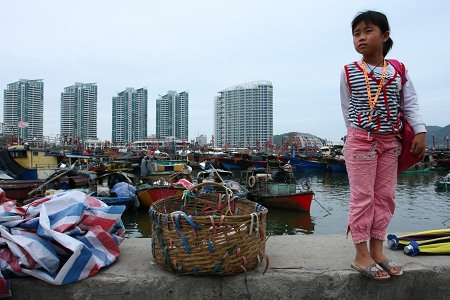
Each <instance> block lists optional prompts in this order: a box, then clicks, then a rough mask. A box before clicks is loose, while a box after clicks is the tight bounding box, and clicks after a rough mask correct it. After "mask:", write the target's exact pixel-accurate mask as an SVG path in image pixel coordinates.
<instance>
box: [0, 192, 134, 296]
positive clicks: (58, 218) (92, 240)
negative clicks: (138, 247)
mask: <svg viewBox="0 0 450 300" xmlns="http://www.w3.org/2000/svg"><path fill="white" fill-rule="evenodd" d="M124 210H125V206H122V205H121V206H107V205H106V204H104V203H103V202H101V201H100V200H98V199H96V198H93V197H91V196H88V195H86V194H84V193H82V192H79V191H70V192H66V193H62V194H57V195H52V196H48V197H45V198H42V199H39V200H36V201H34V202H32V203H30V204H28V205H25V206H20V205H19V204H17V202H16V201H6V202H4V203H2V204H1V205H0V271H1V274H0V297H8V296H10V295H11V291H10V287H9V280H10V278H11V277H15V276H34V277H36V278H39V279H42V280H44V281H47V282H49V283H52V284H55V285H62V284H67V283H71V282H75V281H78V280H81V279H84V278H87V277H91V276H93V275H95V274H96V273H97V272H98V271H99V270H100V268H102V267H106V266H108V265H110V264H112V263H113V262H114V261H115V260H116V259H117V258H118V257H119V255H120V250H119V245H120V243H121V242H122V241H123V236H124V233H125V228H124V226H123V223H122V220H121V216H122V213H123V212H124Z"/></svg>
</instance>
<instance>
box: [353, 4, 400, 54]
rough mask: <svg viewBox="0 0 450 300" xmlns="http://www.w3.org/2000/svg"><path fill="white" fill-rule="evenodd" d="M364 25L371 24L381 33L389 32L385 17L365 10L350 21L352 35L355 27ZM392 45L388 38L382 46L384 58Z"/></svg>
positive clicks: (392, 42)
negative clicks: (360, 24)
mask: <svg viewBox="0 0 450 300" xmlns="http://www.w3.org/2000/svg"><path fill="white" fill-rule="evenodd" d="M363 21H364V23H366V24H369V23H372V24H373V25H375V26H377V27H378V28H380V30H381V32H382V33H385V32H386V31H390V30H391V29H390V28H389V22H388V19H387V18H386V16H385V15H384V14H382V13H380V12H377V11H373V10H367V11H364V12H361V13H359V14H358V15H357V16H356V17H355V18H354V19H353V21H352V33H353V32H354V31H355V27H356V26H357V25H358V24H359V23H361V22H363ZM393 45H394V41H393V40H392V39H391V37H390V36H389V39H388V40H387V41H386V42H385V43H384V44H383V56H386V55H387V54H388V52H389V50H391V48H392V46H393Z"/></svg>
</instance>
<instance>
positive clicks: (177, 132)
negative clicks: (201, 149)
mask: <svg viewBox="0 0 450 300" xmlns="http://www.w3.org/2000/svg"><path fill="white" fill-rule="evenodd" d="M188 110H189V93H188V92H181V93H177V92H176V91H168V92H167V94H166V95H164V96H160V97H159V98H158V99H156V138H158V139H160V138H165V137H169V136H173V137H175V138H178V139H184V140H187V139H188V133H189V132H188V131H189V122H188V117H189V112H188Z"/></svg>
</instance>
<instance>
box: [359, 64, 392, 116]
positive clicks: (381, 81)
mask: <svg viewBox="0 0 450 300" xmlns="http://www.w3.org/2000/svg"><path fill="white" fill-rule="evenodd" d="M361 65H362V69H363V72H364V78H365V79H366V88H367V97H368V98H369V107H370V115H369V122H371V121H372V113H373V109H374V108H375V104H376V103H377V100H378V97H379V96H380V93H381V89H382V88H383V83H384V79H385V78H386V66H387V64H386V60H384V61H383V72H382V74H381V79H380V83H379V84H378V90H377V93H376V94H375V98H374V99H373V100H372V92H371V90H370V83H369V76H368V75H367V70H366V64H365V63H364V59H362V60H361Z"/></svg>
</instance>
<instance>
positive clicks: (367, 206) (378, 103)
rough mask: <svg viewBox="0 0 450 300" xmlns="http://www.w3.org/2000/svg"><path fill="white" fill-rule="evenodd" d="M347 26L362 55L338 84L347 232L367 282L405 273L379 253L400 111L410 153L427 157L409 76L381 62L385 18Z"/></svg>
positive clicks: (389, 207)
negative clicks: (343, 137) (411, 133)
mask: <svg viewBox="0 0 450 300" xmlns="http://www.w3.org/2000/svg"><path fill="white" fill-rule="evenodd" d="M351 25H352V33H353V44H354V47H355V50H356V52H358V53H360V54H361V55H362V58H361V60H359V61H356V62H353V63H351V64H348V65H346V66H345V67H344V69H343V71H342V75H341V85H340V89H341V107H342V113H343V116H344V120H345V125H346V127H347V139H346V141H345V163H346V167H347V172H348V178H349V182H350V208H349V215H348V227H347V234H348V233H349V232H351V234H352V239H353V242H354V244H355V248H356V256H355V260H354V262H353V263H352V265H351V266H352V268H354V269H356V270H358V271H360V272H362V273H363V274H364V275H366V276H368V277H370V278H373V279H387V278H389V277H390V276H398V275H401V274H402V273H403V271H402V268H401V267H400V266H398V265H397V264H396V263H395V262H393V261H392V260H390V259H388V258H387V257H386V256H385V255H384V254H383V241H384V239H385V236H386V228H387V227H388V225H389V222H390V220H391V218H392V215H393V213H394V208H395V189H396V185H397V163H398V162H397V161H398V156H399V155H400V153H401V150H402V149H401V143H400V142H399V140H398V139H399V137H400V135H399V131H400V130H401V128H402V124H401V121H400V119H399V111H400V109H402V111H403V113H404V115H405V118H406V119H407V120H408V122H409V123H410V124H411V126H412V127H413V130H414V133H415V138H414V140H413V143H412V145H411V155H423V154H424V153H425V134H426V129H425V124H424V122H423V121H422V117H421V115H420V112H419V105H418V100H417V95H416V92H415V90H414V87H413V85H412V83H411V80H410V79H409V77H408V74H407V73H406V74H405V75H406V78H407V79H408V81H407V82H406V83H405V84H404V85H403V86H402V82H401V76H400V72H401V70H397V69H396V68H394V66H393V65H392V64H391V63H389V60H387V59H385V56H386V54H387V53H388V52H389V50H390V49H391V48H392V45H393V41H392V39H391V38H390V29H389V23H388V20H387V18H386V16H385V15H384V14H382V13H380V12H376V11H365V12H362V13H360V14H358V15H357V16H356V17H355V18H354V19H353V21H352V24H351ZM402 89H403V92H402V91H401V90H402ZM402 93H403V95H404V96H403V97H404V107H403V104H402V101H401V94H402ZM400 106H402V107H400Z"/></svg>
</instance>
